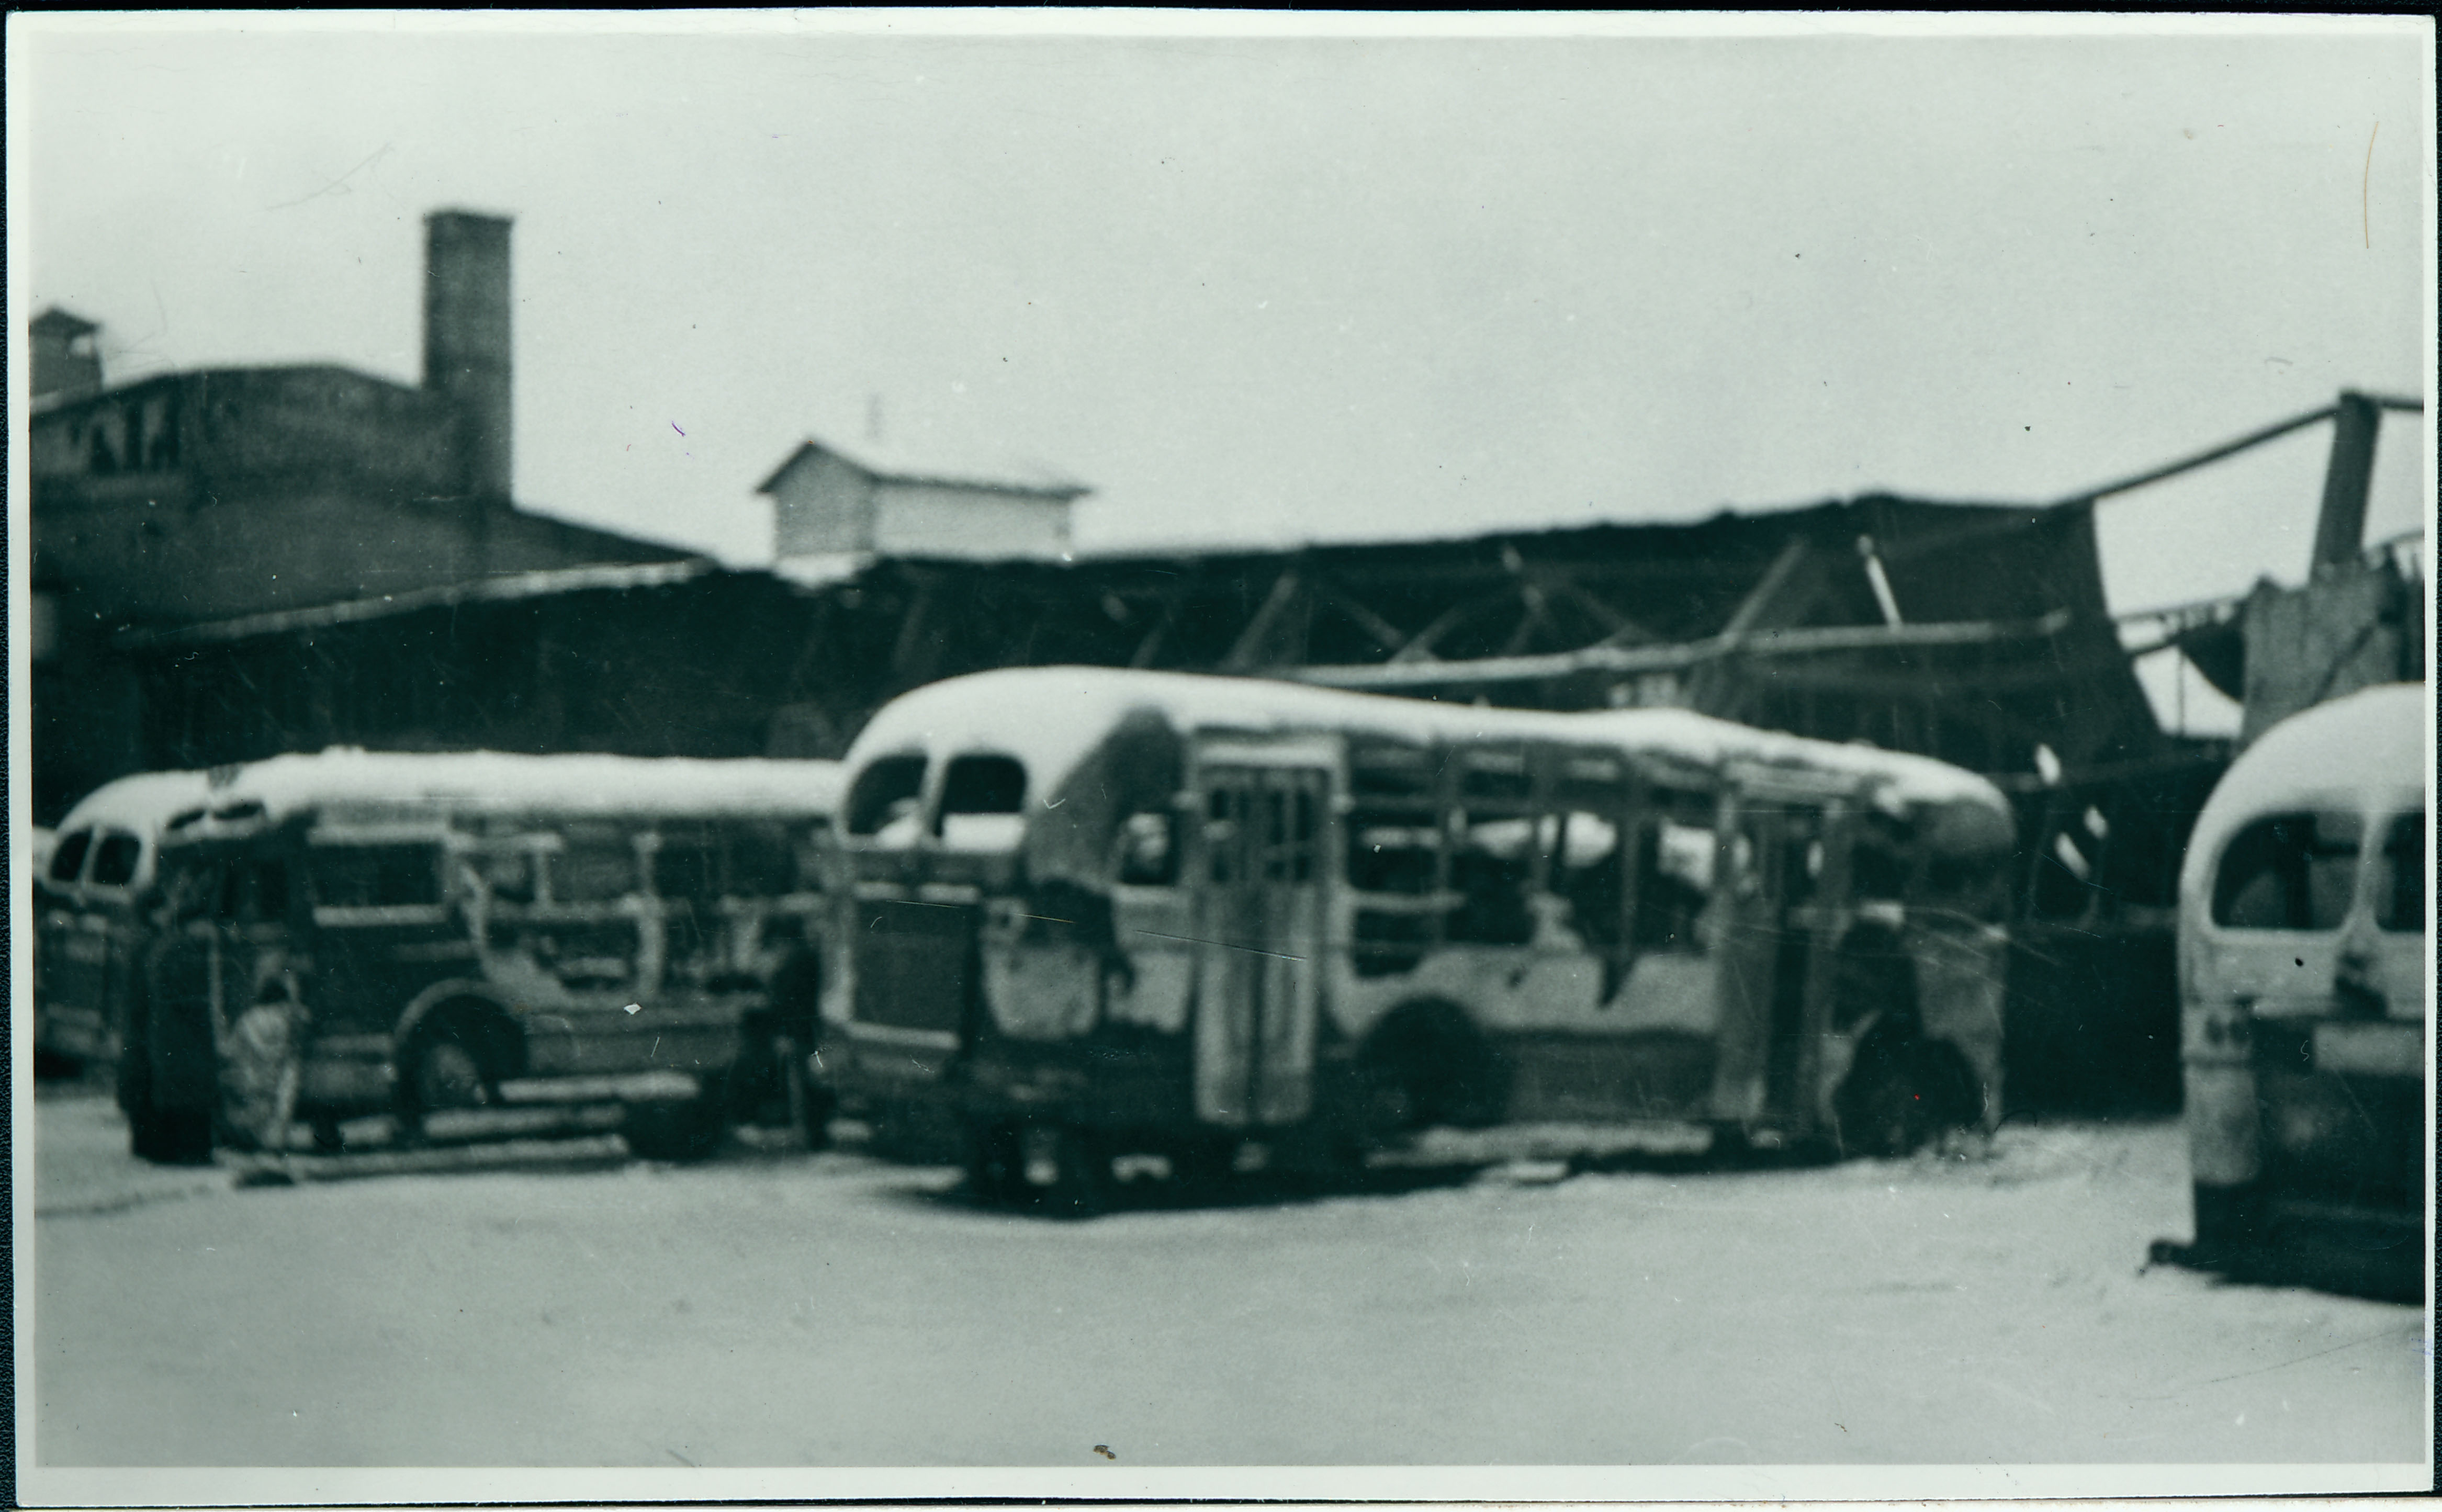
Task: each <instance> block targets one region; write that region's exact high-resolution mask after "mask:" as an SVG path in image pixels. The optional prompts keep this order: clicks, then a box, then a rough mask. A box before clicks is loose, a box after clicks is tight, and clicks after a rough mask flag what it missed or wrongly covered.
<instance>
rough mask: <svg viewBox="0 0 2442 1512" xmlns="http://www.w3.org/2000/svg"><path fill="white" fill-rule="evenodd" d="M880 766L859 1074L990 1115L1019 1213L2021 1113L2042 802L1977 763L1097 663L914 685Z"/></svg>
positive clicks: (849, 942)
mask: <svg viewBox="0 0 2442 1512" xmlns="http://www.w3.org/2000/svg"><path fill="white" fill-rule="evenodd" d="M2013 835H2014V829H2013V824H2012V819H2011V811H2010V809H2009V807H2008V805H2007V803H2006V802H2005V801H2004V800H2003V799H2002V797H2001V795H2000V794H1999V793H1998V792H1996V791H1995V790H1994V789H1993V788H1992V786H1991V785H1990V784H1988V783H1986V782H1984V781H1983V780H1982V779H1981V778H1979V777H1977V776H1975V775H1973V774H1968V773H1965V772H1962V771H1959V770H1958V769H1956V768H1953V767H1950V766H1947V765H1944V764H1942V763H1940V762H1937V761H1932V760H1928V759H1925V758H1923V757H1918V756H1897V755H1891V754H1888V753H1885V752H1881V751H1876V750H1872V749H1869V748H1865V747H1857V746H1839V745H1832V744H1827V743H1824V742H1820V741H1813V740H1805V739H1800V738H1795V737H1789V736H1780V735H1774V734H1769V733H1766V732H1763V731H1759V730H1754V729H1749V728H1746V727H1743V726H1740V725H1735V724H1730V723H1726V722H1723V721H1721V720H1711V719H1707V718H1704V717H1703V716H1699V715H1695V714H1690V713H1685V712H1680V711H1671V710H1655V711H1625V712H1615V713H1599V714H1549V713H1536V712H1526V711H1517V710H1502V709H1490V708H1463V707H1454V706H1448V705H1441V704H1435V703H1431V702H1424V701H1412V700H1405V699H1392V698H1380V697H1374V696H1370V695H1365V694H1355V693H1342V692H1336V691H1331V690H1326V689H1319V688H1312V687H1303V686H1295V685H1288V684H1281V683H1264V682H1256V681H1250V680H1240V679H1230V678H1212V677H1195V676H1187V675H1177V674H1164V673H1149V672H1132V671H1119V670H1111V669H1103V668H1078V667H1056V668H1030V669H1019V670H1008V671H999V672H987V673H982V674H979V675H975V676H971V677H962V678H955V679H951V680H949V681H946V682H942V683H934V684H932V685H930V686H927V687H924V688H920V689H919V690H917V691H915V692H912V693H910V694H907V695H905V696H904V697H902V698H901V699H899V700H897V701H894V702H892V703H890V704H888V705H886V706H885V707H884V708H883V709H882V710H881V711H880V712H879V713H877V714H876V715H875V716H874V718H873V720H872V721H871V722H870V724H868V726H867V727H866V729H865V731H864V732H863V733H862V734H861V735H860V736H859V737H858V738H857V740H856V742H855V743H854V745H853V747H852V749H851V750H850V752H849V754H848V756H847V791H846V794H845V796H844V798H843V800H842V811H841V824H840V827H839V832H838V839H839V843H840V844H841V846H842V847H843V848H844V851H845V856H844V860H845V863H846V869H847V872H848V873H849V874H850V877H851V879H852V885H850V886H847V887H845V888H843V889H842V891H841V893H840V895H839V897H838V898H837V901H836V903H835V907H836V909H837V912H836V914H835V915H834V923H835V930H834V934H835V938H836V939H837V941H838V943H837V945H836V946H835V947H834V949H833V951H832V952H831V956H832V961H831V966H832V969H831V972H830V975H829V978H828V979H827V981H826V984H825V992H824V997H823V1038H822V1042H821V1051H820V1055H819V1063H820V1069H821V1074H822V1075H823V1077H824V1078H825V1079H826V1080H827V1081H828V1083H829V1084H830V1085H831V1086H833V1087H834V1088H835V1089H836V1090H837V1091H838V1092H839V1093H840V1095H841V1097H842V1099H843V1102H844V1105H845V1106H846V1107H847V1110H848V1111H850V1112H855V1111H858V1110H859V1109H864V1110H884V1109H888V1108H891V1107H893V1106H896V1105H901V1104H909V1103H915V1104H923V1103H930V1104H932V1105H934V1106H937V1107H939V1108H944V1109H947V1110H948V1111H950V1112H952V1113H954V1114H955V1115H956V1116H957V1118H958V1119H959V1120H962V1121H963V1122H964V1123H965V1125H966V1126H967V1128H968V1130H969V1133H970V1139H971V1147H970V1154H971V1162H972V1170H971V1175H972V1176H973V1179H974V1181H975V1185H976V1188H977V1190H978V1192H979V1193H981V1194H982V1195H984V1196H986V1197H988V1198H993V1199H1018V1198H1029V1197H1032V1196H1040V1195H1043V1193H1042V1192H1041V1191H1039V1190H1038V1189H1043V1188H1048V1189H1049V1191H1050V1193H1051V1198H1050V1200H1052V1202H1053V1203H1054V1205H1055V1206H1063V1207H1069V1208H1081V1209H1082V1208H1090V1207H1092V1206H1093V1205H1095V1203H1097V1202H1098V1201H1099V1200H1100V1195H1101V1193H1102V1189H1103V1183H1104V1181H1105V1179H1106V1178H1107V1176H1108V1175H1109V1169H1110V1159H1111V1157H1114V1156H1117V1155H1121V1154H1132V1153H1156V1154H1160V1155H1162V1156H1164V1157H1167V1158H1168V1159H1169V1160H1170V1162H1171V1164H1172V1166H1173V1167H1174V1169H1179V1168H1182V1167H1183V1168H1185V1169H1187V1170H1189V1171H1197V1170H1201V1171H1216V1170H1220V1169H1226V1168H1227V1167H1228V1165H1229V1163H1230V1160H1231V1159H1232V1157H1233V1153H1234V1151H1235V1150H1236V1148H1237V1146H1238V1145H1239V1144H1240V1142H1241V1141H1244V1140H1248V1139H1259V1140H1261V1141H1264V1142H1267V1143H1273V1142H1277V1141H1284V1140H1288V1141H1296V1140H1303V1141H1309V1142H1319V1143H1320V1144H1321V1146H1323V1147H1324V1148H1337V1149H1339V1151H1340V1152H1341V1153H1342V1154H1343V1155H1345V1154H1346V1153H1348V1152H1351V1151H1353V1150H1356V1149H1359V1148H1361V1147H1363V1146H1364V1145H1367V1144H1371V1143H1376V1142H1379V1141H1381V1140H1384V1139H1388V1138H1392V1137H1395V1136H1397V1135H1399V1134H1401V1133H1404V1132H1408V1131H1413V1130H1416V1129H1420V1128H1423V1127H1426V1126H1430V1125H1435V1124H1450V1125H1462V1126H1465V1125H1483V1124H1488V1123H1492V1122H1496V1121H1535V1122H1547V1121H1575V1122H1583V1121H1589V1120H1601V1121H1619V1120H1671V1121H1674V1122H1683V1123H1694V1124H1701V1125H1705V1126H1709V1127H1710V1128H1711V1129H1713V1130H1714V1131H1715V1132H1716V1133H1717V1134H1718V1135H1726V1136H1730V1137H1735V1138H1741V1139H1757V1140H1759V1142H1766V1143H1769V1142H1774V1141H1784V1142H1785V1141H1819V1142H1822V1143H1824V1144H1827V1145H1832V1144H1836V1145H1837V1146H1840V1147H1844V1148H1847V1149H1850V1150H1856V1151H1871V1152H1875V1153H1881V1154H1898V1153H1901V1152H1904V1151H1906V1150H1910V1149H1913V1148H1915V1147H1917V1146H1919V1145H1920V1144H1922V1143H1923V1142H1924V1141H1925V1140H1926V1139H1929V1138H1931V1137H1932V1136H1933V1135H1934V1134H1935V1133H1936V1132H1937V1131H1938V1130H1940V1129H1941V1128H1942V1127H1944V1126H1949V1125H1962V1126H1982V1127H1988V1128H1989V1127H1990V1126H1991V1125H1992V1124H1993V1123H1994V1122H1995V1121H1996V1120H1997V1118H1998V1115H1999V1111H2000V1088H2001V1066H2000V1045H2001V1029H2002V1026H2001V1000H2002V981H2001V975H2002V969H2003V960H2004V956H2005V947H2006V936H2005V931H2004V929H2003V927H2002V922H2001V920H2002V918H2003V913H2004V909H2005V906H2006V890H2005V889H2006V884H2005V877H2004V872H2005V870H2006V863H2007V861H2008V858H2009V855H2010V849H2011V845H2012V841H2013Z"/></svg>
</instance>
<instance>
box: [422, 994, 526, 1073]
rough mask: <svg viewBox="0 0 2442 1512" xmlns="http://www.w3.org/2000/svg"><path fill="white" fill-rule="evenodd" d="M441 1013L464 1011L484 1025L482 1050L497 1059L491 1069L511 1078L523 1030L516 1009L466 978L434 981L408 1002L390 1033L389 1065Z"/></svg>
mask: <svg viewBox="0 0 2442 1512" xmlns="http://www.w3.org/2000/svg"><path fill="white" fill-rule="evenodd" d="M445 1010H446V1011H448V1012H449V1013H452V1014H455V1013H459V1012H467V1013H469V1014H470V1015H471V1016H473V1017H475V1018H477V1019H478V1020H479V1022H481V1023H482V1024H483V1026H484V1038H485V1040H486V1041H487V1042H488V1043H487V1046H486V1048H488V1049H489V1050H490V1051H491V1052H492V1053H493V1055H494V1056H495V1057H496V1058H497V1061H496V1065H495V1070H496V1071H497V1073H498V1074H499V1075H501V1076H504V1077H506V1076H514V1075H516V1074H517V1073H518V1072H519V1070H521V1069H522V1068H523V1062H524V1059H525V1029H524V1026H523V1025H521V1024H520V1023H519V1020H518V1013H517V1010H516V1007H515V1006H514V1005H513V1004H511V1003H510V1002H509V1001H508V1000H507V999H505V998H503V997H502V996H501V994H500V993H499V992H497V991H496V990H495V989H494V988H493V987H492V986H491V985H490V984H489V983H487V982H483V981H478V980H474V979H471V978H466V977H453V978H450V979H447V980H445V981H439V982H435V983H433V984H432V985H431V986H430V987H428V988H426V989H425V990H424V991H423V992H421V993H417V994H416V995H415V997H414V998H413V999H412V1000H411V1001H410V1002H409V1004H408V1005H407V1010H406V1011H404V1012H402V1013H400V1014H399V1016H398V1024H397V1027H396V1028H394V1029H392V1031H391V1055H392V1063H393V1064H397V1063H398V1062H399V1061H400V1060H401V1059H402V1058H403V1057H404V1056H405V1055H406V1053H407V1051H408V1048H409V1047H410V1046H412V1045H413V1044H414V1043H415V1040H416V1036H417V1034H418V1033H419V1032H420V1031H421V1030H422V1029H424V1027H425V1026H426V1025H427V1024H429V1023H432V1022H434V1021H435V1020H436V1019H437V1018H439V1017H440V1016H442V1014H443V1012H444V1011H445Z"/></svg>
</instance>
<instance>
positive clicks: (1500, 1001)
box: [1333, 942, 1722, 1122]
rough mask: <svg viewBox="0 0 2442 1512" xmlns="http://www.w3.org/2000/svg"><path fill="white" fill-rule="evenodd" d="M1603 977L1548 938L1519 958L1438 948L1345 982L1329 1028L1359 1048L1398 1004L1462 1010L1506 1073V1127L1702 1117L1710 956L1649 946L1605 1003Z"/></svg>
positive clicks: (1708, 1094) (1707, 1079)
mask: <svg viewBox="0 0 2442 1512" xmlns="http://www.w3.org/2000/svg"><path fill="white" fill-rule="evenodd" d="M1602 976H1603V963H1602V961H1601V960H1600V959H1599V958H1597V957H1595V956H1593V955H1592V954H1590V953H1588V952H1586V951H1584V950H1583V949H1581V948H1580V949H1575V950H1572V949H1566V948H1563V947H1562V946H1560V945H1559V944H1558V943H1554V942H1546V943H1545V944H1543V945H1542V946H1540V947H1538V948H1531V949H1530V950H1528V951H1520V950H1517V949H1502V948H1470V947H1467V946H1445V947H1443V948H1441V949H1438V950H1435V951H1434V952H1432V953H1431V955H1429V956H1426V957H1425V959H1424V960H1422V961H1421V962H1419V963H1418V964H1417V965H1416V967H1415V968H1414V969H1413V970H1412V971H1410V972H1407V973H1403V974H1401V975H1397V976H1394V977H1358V976H1355V975H1353V974H1352V975H1341V976H1340V977H1339V980H1338V981H1337V982H1336V983H1335V991H1334V993H1333V998H1334V1006H1335V1008H1336V1009H1337V1010H1338V1012H1337V1013H1336V1014H1335V1022H1336V1023H1337V1024H1338V1025H1339V1026H1340V1028H1341V1029H1342V1030H1343V1032H1344V1033H1345V1034H1346V1035H1347V1036H1348V1037H1349V1038H1350V1039H1352V1040H1356V1041H1359V1042H1361V1041H1362V1039H1363V1038H1364V1036H1365V1034H1366V1033H1368V1032H1369V1031H1370V1030H1371V1029H1373V1027H1374V1026H1375V1025H1376V1024H1377V1023H1379V1022H1380V1021H1381V1020H1382V1018H1383V1017H1384V1016H1385V1015H1387V1014H1388V1013H1390V1012H1391V1011H1394V1010H1395V1009H1396V1008H1398V1007H1399V1006H1400V1005H1402V1004H1405V1003H1411V1002H1417V1001H1426V1000H1431V1001H1438V1002H1447V1003H1450V1004H1452V1005H1454V1006H1456V1007H1458V1008H1460V1009H1461V1010H1462V1011H1465V1012H1466V1013H1467V1018H1468V1020H1469V1022H1471V1023H1472V1024H1474V1025H1475V1026H1476V1028H1477V1029H1480V1030H1481V1031H1482V1032H1483V1033H1484V1035H1485V1041H1486V1046H1487V1048H1488V1049H1489V1050H1490V1051H1491V1053H1492V1054H1494V1055H1495V1056H1496V1057H1497V1058H1498V1060H1499V1062H1500V1063H1501V1065H1502V1066H1503V1068H1504V1069H1505V1071H1506V1073H1507V1079H1506V1080H1507V1097H1506V1101H1505V1106H1504V1108H1503V1116H1504V1117H1506V1118H1508V1119H1511V1120H1520V1121H1529V1122H1531V1121H1551V1122H1558V1121H1600V1120H1618V1119H1704V1118H1708V1117H1710V1116H1711V1111H1712V1108H1711V1104H1712V1086H1713V1079H1714V1070H1715V1062H1716V1058H1717V1052H1718V1045H1717V1036H1718V1034H1719V1030H1720V1026H1721V1017H1722V1011H1721V1004H1720V996H1719V993H1720V982H1721V966H1720V963H1719V961H1718V960H1717V959H1716V958H1715V957H1713V956H1703V955H1697V954H1694V953H1692V952H1680V951H1647V952H1645V953H1644V954H1642V955H1640V956H1638V957H1637V958H1636V960H1635V962H1634V963H1633V964H1632V965H1631V967H1630V968H1629V971H1628V974H1627V980H1626V981H1625V983H1624V984H1623V985H1622V986H1621V988H1620V990H1619V991H1618V992H1617V993H1615V994H1614V995H1613V997H1612V998H1611V999H1609V1000H1607V1001H1606V1000H1605V999H1604V998H1603V997H1602V995H1601V990H1602Z"/></svg>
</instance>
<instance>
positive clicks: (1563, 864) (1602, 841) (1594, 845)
mask: <svg viewBox="0 0 2442 1512" xmlns="http://www.w3.org/2000/svg"><path fill="white" fill-rule="evenodd" d="M1556 861H1557V863H1558V865H1556V867H1555V871H1556V873H1557V879H1558V885H1557V887H1556V889H1555V890H1556V891H1558V893H1559V895H1560V896H1561V897H1563V898H1565V899H1567V900H1568V903H1569V927H1570V928H1572V929H1574V930H1576V932H1577V938H1580V939H1582V940H1584V941H1585V942H1586V943H1587V944H1589V945H1592V946H1594V947H1595V948H1596V949H1598V950H1608V949H1610V948H1612V947H1613V946H1615V945H1617V944H1618V943H1619V937H1620V917H1619V912H1620V902H1621V899H1622V898H1623V897H1624V896H1625V886H1626V868H1625V867H1624V866H1623V865H1622V864H1621V857H1620V847H1619V826H1617V825H1615V824H1613V823H1612V822H1611V821H1610V820H1608V819H1605V818H1603V817H1602V816H1601V815H1600V814H1594V813H1586V812H1582V811H1579V812H1574V813H1570V814H1566V815H1564V816H1562V819H1561V824H1560V834H1559V845H1558V851H1557V854H1556Z"/></svg>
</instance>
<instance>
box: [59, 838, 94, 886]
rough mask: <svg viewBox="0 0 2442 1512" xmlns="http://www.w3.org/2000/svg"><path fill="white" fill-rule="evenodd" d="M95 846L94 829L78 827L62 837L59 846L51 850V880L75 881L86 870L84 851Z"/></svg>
mask: <svg viewBox="0 0 2442 1512" xmlns="http://www.w3.org/2000/svg"><path fill="white" fill-rule="evenodd" d="M92 847H93V831H92V830H90V829H78V830H74V831H71V832H70V833H69V834H68V835H67V836H66V837H65V838H64V839H62V840H61V841H60V844H59V848H57V849H55V850H53V851H52V852H51V881H53V882H74V881H76V880H77V874H78V873H79V872H82V871H83V870H84V853H85V852H86V851H87V850H89V849H91V848H92Z"/></svg>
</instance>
